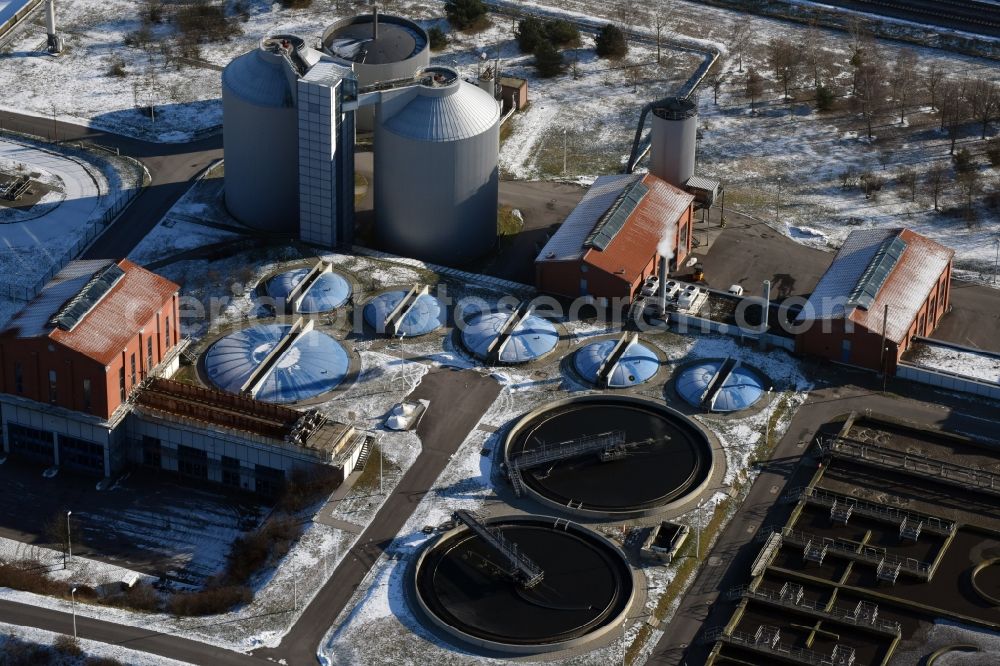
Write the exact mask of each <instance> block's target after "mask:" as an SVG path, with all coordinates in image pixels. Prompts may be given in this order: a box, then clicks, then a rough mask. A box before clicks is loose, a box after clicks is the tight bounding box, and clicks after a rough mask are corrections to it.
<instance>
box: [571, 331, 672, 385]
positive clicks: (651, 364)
mask: <svg viewBox="0 0 1000 666" xmlns="http://www.w3.org/2000/svg"><path fill="white" fill-rule="evenodd" d="M617 344H618V341H617V340H603V341H601V342H592V343H590V344H589V345H587V346H585V347H582V348H581V349H579V350H578V351H577V352H576V353H575V354H573V367H574V368H576V371H577V372H579V373H580V376H582V377H583V378H584V379H586V380H587V381H588V382H590V383H591V384H597V383H598V377H597V372H598V370H600V368H601V364H603V363H604V361H605V359H607V358H608V356H610V355H611V352H612V351H614V348H615V345H617ZM659 368H660V360H659V359H658V358H657V357H656V354H655V353H654V352H653V351H652V350H651V349H650V348H649V347H647V346H646V345H643V344H640V343H638V342H637V343H635V344H632V345H629V347H628V349H627V350H625V353H624V354H623V355H622V357H621V359H620V360H619V361H618V363H617V365H615V367H614V370H613V371H612V372H611V376H610V377H608V386H610V387H612V388H625V387H628V386H635V385H637V384H641V383H643V382H645V381H649V380H650V379H651V378H652V377H653V375H655V374H656V371H657V370H659Z"/></svg>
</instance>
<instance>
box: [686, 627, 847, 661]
mask: <svg viewBox="0 0 1000 666" xmlns="http://www.w3.org/2000/svg"><path fill="white" fill-rule="evenodd" d="M770 638H771V634H770V632H763V633H762V632H760V631H758V632H757V633H756V634H749V633H746V632H743V631H733V632H730V633H728V634H727V633H726V632H725V629H723V628H721V627H717V628H713V629H709V630H708V631H707V632H706V633H705V640H706V642H711V643H714V642H716V641H722V642H724V643H731V644H733V645H739V646H741V647H746V648H750V649H751V650H756V651H758V652H763V653H765V654H772V655H778V656H781V657H783V658H784V659H787V660H790V661H794V662H798V663H800V664H808V665H811V666H851V665H852V664H853V663H854V659H855V656H854V648H852V647H850V646H848V645H840V644H838V645H835V646H834V647H833V651H832V652H831V653H830V654H823V653H821V652H816V651H814V650H807V649H805V648H797V647H794V646H792V645H788V644H786V643H782V642H780V641H774V642H771V640H770Z"/></svg>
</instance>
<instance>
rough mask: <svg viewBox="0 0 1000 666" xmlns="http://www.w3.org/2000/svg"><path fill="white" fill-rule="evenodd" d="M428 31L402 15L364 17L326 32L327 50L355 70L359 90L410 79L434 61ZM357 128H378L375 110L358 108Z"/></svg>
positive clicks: (338, 23) (331, 27)
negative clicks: (375, 84)
mask: <svg viewBox="0 0 1000 666" xmlns="http://www.w3.org/2000/svg"><path fill="white" fill-rule="evenodd" d="M429 41H430V40H429V39H428V37H427V32H426V31H425V30H424V29H423V28H421V27H420V26H419V25H417V24H416V23H414V22H413V21H410V20H408V19H405V18H403V17H401V16H391V15H388V14H377V13H375V14H362V15H360V16H354V17H352V18H346V19H343V20H341V21H337V22H336V23H334V24H333V25H331V26H330V27H329V28H327V29H326V31H325V32H324V33H323V49H324V50H325V51H326V52H327V53H329V54H330V55H332V56H333V57H334V59H335V60H337V61H338V62H339V63H340V64H342V65H345V66H347V67H351V68H352V69H353V70H354V73H355V74H356V75H357V78H358V87H359V88H363V87H365V86H370V85H372V84H374V83H382V82H384V81H395V80H397V79H407V78H409V77H411V76H413V75H414V74H416V73H417V72H418V71H420V70H421V69H423V68H424V67H427V65H429V64H430V61H431V52H430V48H429V47H428V43H429ZM355 118H356V121H355V122H356V127H357V128H358V129H359V130H361V131H363V132H370V131H372V130H373V129H375V111H374V109H372V108H371V107H367V108H361V109H358V111H357V113H356V115H355Z"/></svg>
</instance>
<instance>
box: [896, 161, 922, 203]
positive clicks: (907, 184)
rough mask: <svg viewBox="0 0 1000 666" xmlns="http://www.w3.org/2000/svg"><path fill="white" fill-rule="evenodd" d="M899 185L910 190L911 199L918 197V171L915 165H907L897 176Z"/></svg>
mask: <svg viewBox="0 0 1000 666" xmlns="http://www.w3.org/2000/svg"><path fill="white" fill-rule="evenodd" d="M896 181H897V182H898V183H899V186H900V187H902V188H904V189H906V190H909V191H910V201H916V199H917V172H916V171H914V170H913V167H906V168H904V169H902V170H901V171H900V172H899V175H897V176H896Z"/></svg>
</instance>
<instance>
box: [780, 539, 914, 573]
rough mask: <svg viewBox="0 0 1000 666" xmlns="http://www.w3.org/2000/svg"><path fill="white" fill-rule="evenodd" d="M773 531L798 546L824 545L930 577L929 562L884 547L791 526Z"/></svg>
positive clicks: (853, 557)
mask: <svg viewBox="0 0 1000 666" xmlns="http://www.w3.org/2000/svg"><path fill="white" fill-rule="evenodd" d="M771 529H772V531H774V532H778V533H780V534H781V538H782V539H783V540H784V541H786V542H788V543H791V544H794V545H798V546H803V547H805V546H807V545H809V546H811V547H813V548H817V547H822V548H824V549H825V551H826V552H832V553H836V554H837V555H839V556H841V557H846V558H848V559H851V560H855V561H859V562H867V563H868V564H872V565H875V566H876V567H877V566H880V565H883V566H896V565H899V569H900V570H902V571H905V572H907V573H909V574H912V575H914V576H918V577H920V578H924V579H929V578H930V575H931V570H932V566H931V565H930V564H929V563H927V562H921V561H920V560H916V559H914V558H912V557H907V558H900V557H896V556H895V555H892V554H890V553H887V552H886V550H885V549H884V548H877V547H875V546H866V545H865V544H863V543H858V542H856V541H847V540H846V539H835V538H831V537H821V536H817V535H815V534H809V533H808V532H803V531H800V530H796V529H794V528H791V527H780V528H771Z"/></svg>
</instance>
